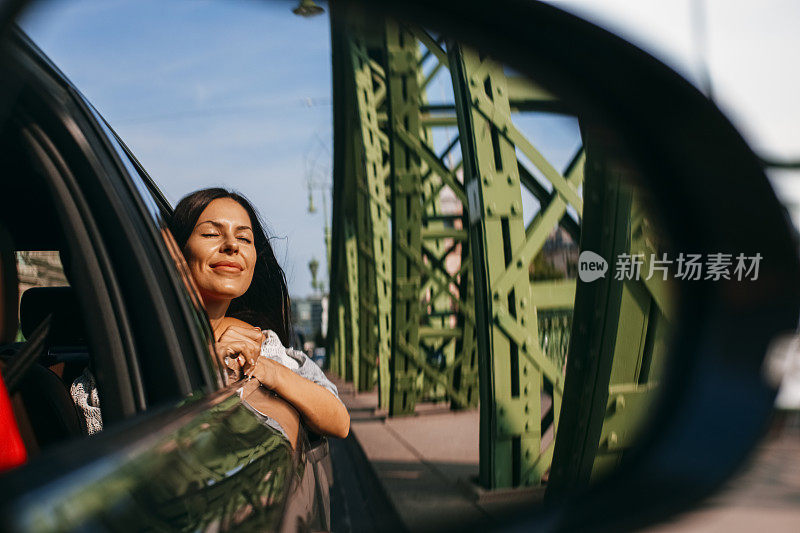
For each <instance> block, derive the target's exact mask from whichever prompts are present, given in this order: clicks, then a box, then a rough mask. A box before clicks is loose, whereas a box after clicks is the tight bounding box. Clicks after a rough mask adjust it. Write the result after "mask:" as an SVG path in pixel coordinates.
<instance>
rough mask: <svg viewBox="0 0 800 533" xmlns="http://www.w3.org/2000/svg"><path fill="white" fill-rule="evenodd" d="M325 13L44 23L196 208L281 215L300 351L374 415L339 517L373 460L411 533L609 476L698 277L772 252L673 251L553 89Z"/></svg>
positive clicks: (113, 14) (415, 33) (38, 12)
mask: <svg viewBox="0 0 800 533" xmlns="http://www.w3.org/2000/svg"><path fill="white" fill-rule="evenodd" d="M311 5H313V2H306V1H303V2H300V3H299V4H294V3H291V4H290V3H254V2H233V3H223V2H219V3H205V2H204V3H197V2H180V1H176V2H173V3H170V4H169V7H167V5H166V4H165V5H163V6H162V4H161V3H160V2H150V3H141V2H136V3H124V2H122V3H119V4H112V3H107V2H92V1H88V0H87V1H83V2H70V3H68V4H67V3H58V2H56V3H47V4H42V5H41V6H37V7H35V8H34V9H32V10H30V11H29V12H28V13H27V14H26V18H23V19H22V22H21V25H22V28H23V29H24V30H25V31H26V32H27V33H28V34H29V35H30V37H31V38H32V39H33V41H34V42H36V43H37V44H38V45H39V46H41V48H42V49H43V51H44V52H45V53H46V54H48V55H49V56H50V57H51V59H53V61H54V62H55V63H56V64H57V65H58V66H59V67H60V68H61V69H62V70H63V71H64V72H65V73H66V75H67V76H69V77H70V78H71V79H72V81H73V82H74V83H75V84H76V86H77V87H78V88H79V89H80V90H81V91H82V92H83V93H84V95H85V96H86V97H87V99H88V100H89V101H91V102H92V103H93V104H94V105H95V107H96V108H97V110H98V111H99V113H100V114H102V115H103V116H104V117H105V119H106V120H107V121H108V122H109V124H110V125H111V126H112V127H113V128H114V130H115V131H116V132H117V134H119V136H120V137H121V139H122V140H123V141H124V142H125V143H126V144H127V146H128V147H129V148H130V149H131V151H132V152H133V153H134V154H135V155H136V157H137V159H138V161H140V162H141V164H142V165H143V167H144V168H145V169H146V170H147V172H148V173H149V175H150V176H151V177H152V179H153V180H154V181H155V183H156V185H158V186H159V187H160V188H161V190H163V191H164V192H165V194H166V197H167V199H168V200H169V202H170V203H171V204H172V205H173V206H174V204H175V203H176V202H177V201H178V200H179V199H180V198H181V197H182V196H183V195H185V194H187V193H189V192H191V191H192V190H195V189H198V188H201V187H207V186H211V185H222V186H225V187H229V188H233V189H237V190H239V191H242V192H243V193H244V194H245V195H246V196H248V197H249V198H250V199H251V200H252V201H253V203H254V204H255V205H256V207H257V208H258V209H259V210H260V211H261V214H262V216H263V217H264V218H265V220H266V221H267V224H268V226H269V227H270V229H271V231H272V235H273V236H274V239H273V242H274V246H275V247H276V253H277V255H278V257H279V260H280V261H281V263H282V266H283V268H284V270H285V271H286V275H287V279H288V283H289V288H290V291H291V293H292V297H293V309H294V316H293V319H294V327H295V330H296V332H297V333H298V335H297V341H296V346H295V347H296V348H299V349H302V350H304V351H306V353H307V354H308V355H309V356H310V357H312V358H313V359H314V360H315V361H316V362H318V364H320V365H322V366H323V368H324V369H325V371H326V372H327V374H328V375H329V376H330V377H331V379H333V380H335V382H336V384H337V387H338V388H339V393H340V396H341V398H342V400H343V401H344V402H345V404H346V405H347V406H348V408H349V410H350V414H351V434H352V437H351V438H350V439H349V440H348V441H337V440H335V439H332V440H331V442H330V446H331V450H332V457H333V474H334V475H333V478H334V483H333V487H332V491H333V494H334V496H333V498H332V501H333V514H334V517H336V513H337V505H338V506H340V507H338V509H340V511H339V512H340V513H344V512H346V511H344V510H342V509H347V508H349V509H356V508H358V505H364V502H367V504H368V505H371V502H373V501H374V499H375V498H380V497H381V495H380V494H377V493H371V491H365V489H363V488H359V487H356V486H350V485H348V483H355V482H354V481H353V479H354V478H353V471H355V468H356V467H355V466H354V464H353V462H352V461H353V459H350V462H348V460H347V455H348V453H350V452H348V451H347V450H351V449H352V447H356V448H359V449H361V450H362V451H363V458H365V460H366V463H364V464H366V465H367V467H369V468H370V469H372V470H371V471H374V473H375V476H376V478H377V480H378V482H379V484H380V486H381V487H383V489H384V490H385V493H386V496H387V497H388V502H389V503H390V506H389V507H387V509H388V508H393V509H394V510H395V511H396V513H397V516H399V517H400V519H401V520H403V521H404V522H405V524H406V525H407V526H408V527H409V528H411V529H425V528H436V527H442V526H447V527H456V526H457V525H459V524H464V523H468V524H474V523H476V522H475V521H476V520H487V519H488V520H492V519H496V518H501V517H503V516H507V515H508V513H511V512H513V511H514V510H519V509H530V508H531V506H532V505H540V504H541V503H542V502H543V501H544V500H545V499H546V498H547V497H549V494H551V493H552V494H558V495H563V494H570V493H573V492H576V491H580V490H583V489H584V488H585V487H587V486H588V485H590V484H591V483H594V482H597V481H598V480H600V479H602V478H603V477H604V476H607V475H609V474H611V473H612V472H613V471H614V469H615V468H616V467H617V466H618V465H619V464H620V462H621V461H622V460H624V458H625V455H626V453H627V452H628V450H630V449H631V448H632V447H634V446H635V445H636V442H637V438H638V437H639V435H640V434H641V431H642V430H643V428H646V427H647V423H648V421H649V420H650V417H651V415H652V413H653V412H654V410H655V407H654V406H656V405H657V403H658V401H659V400H660V396H659V393H660V390H659V382H660V380H661V379H662V376H663V375H664V372H665V368H667V365H668V363H669V361H668V360H667V354H668V351H669V345H670V335H671V333H672V331H673V329H672V328H673V325H674V323H675V322H676V320H677V316H676V312H677V309H678V306H677V302H676V290H675V286H676V284H678V283H693V282H700V281H711V282H715V283H716V282H719V283H732V282H737V283H738V282H742V283H746V282H747V281H748V280H751V279H757V277H758V271H759V262H760V260H761V258H760V257H759V256H758V255H756V256H749V255H745V254H736V253H728V252H725V253H723V252H720V253H718V254H711V255H700V254H697V253H694V252H693V251H692V250H677V249H675V248H674V247H673V246H671V244H670V237H669V235H667V234H666V232H665V230H664V229H663V225H662V224H660V223H659V213H658V212H656V211H655V210H654V209H653V207H652V206H653V205H654V202H653V199H652V198H651V197H650V196H649V192H648V191H647V190H643V189H642V188H641V187H640V186H639V185H637V184H638V183H639V182H640V180H641V171H640V169H639V168H638V166H637V163H636V154H635V153H631V152H630V151H629V150H628V148H627V147H626V146H625V145H624V144H623V143H622V142H621V140H620V138H619V137H618V135H617V132H615V131H614V129H613V128H612V127H611V126H610V125H609V124H603V123H597V122H596V121H592V120H591V119H590V118H588V117H589V116H590V115H591V114H590V113H587V110H586V109H582V108H581V107H580V105H579V104H578V103H577V102H571V101H569V100H567V99H565V98H564V96H563V95H561V94H558V93H556V92H553V91H552V90H551V89H545V87H546V86H549V84H548V81H549V80H545V79H529V78H527V77H525V76H523V75H521V74H520V73H519V72H517V71H515V70H514V69H512V68H510V67H508V66H506V65H504V64H503V63H501V62H498V61H497V60H495V59H494V58H492V57H490V56H488V55H486V54H485V53H483V52H482V51H481V50H475V49H472V48H470V47H469V46H465V45H463V44H462V43H459V42H456V41H452V40H450V39H449V38H448V37H447V36H445V35H440V34H438V33H436V32H434V31H431V30H429V29H426V28H423V27H418V26H413V25H408V24H406V23H402V22H398V21H393V20H380V19H377V20H376V19H375V18H374V17H373V16H365V15H362V14H360V13H357V12H353V11H347V10H346V9H345V8H344V7H339V6H337V5H336V4H335V3H332V4H321V5H322V7H323V8H324V14H321V15H319V16H316V17H303V16H300V15H303V14H306V15H311V14H313V13H311V12H309V11H308V10H309V9H311V7H310V6H311ZM293 10H294V12H293ZM312 11H313V9H312ZM298 13H299V15H298ZM132 19H135V20H139V21H142V23H137V24H131V23H130V21H131V20H132ZM145 20H146V21H147V22H146V23H145V22H144V21H145ZM143 32H144V33H143ZM532 53H535V52H532ZM173 251H174V250H173ZM359 453H360V452H359ZM350 456H351V457H352V454H351V455H350ZM348 500H352V501H351V503H350V504H349V505H350V506H349V507H348V504H345V503H343V502H345V501H348ZM353 501H355V502H356V503H353ZM359 502H360V503H359ZM376 508H377V507H376ZM387 513H389V511H387ZM341 516H342V515H341V514H340V515H339V517H340V518H339V519H341ZM397 516H395V515H391V513H389V515H387V517H386V520H393V519H395V518H397ZM335 519H336V518H335Z"/></svg>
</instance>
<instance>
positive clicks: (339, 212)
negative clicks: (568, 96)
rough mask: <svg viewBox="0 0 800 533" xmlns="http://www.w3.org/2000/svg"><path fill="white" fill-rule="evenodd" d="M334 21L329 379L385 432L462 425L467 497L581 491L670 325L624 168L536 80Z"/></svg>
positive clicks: (667, 302) (632, 176)
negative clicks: (447, 417)
mask: <svg viewBox="0 0 800 533" xmlns="http://www.w3.org/2000/svg"><path fill="white" fill-rule="evenodd" d="M332 8H333V13H332V21H333V22H332V28H333V43H334V69H335V72H336V73H337V76H336V77H335V80H336V85H335V87H334V93H335V94H336V95H338V96H337V98H338V100H336V104H335V106H337V108H338V112H337V113H336V115H335V116H336V119H335V124H334V132H335V145H336V146H338V147H339V150H338V151H336V153H335V156H334V157H335V161H334V168H335V173H334V191H335V192H334V219H333V247H332V272H331V287H332V288H333V290H332V293H331V309H332V312H331V317H332V318H331V323H330V327H329V337H328V339H329V346H330V347H331V349H332V353H331V363H330V365H331V370H332V371H333V372H335V373H337V374H339V375H340V376H341V377H342V378H343V379H345V380H346V381H351V382H352V383H353V384H354V387H355V389H356V391H357V392H368V391H372V390H374V389H377V392H378V393H377V396H376V403H377V405H375V407H376V408H378V410H379V411H381V412H385V413H386V414H387V415H388V416H389V417H390V419H391V418H395V417H402V416H408V415H413V414H415V413H419V412H421V411H424V410H426V409H427V407H426V406H428V405H430V404H431V403H437V402H439V403H442V402H443V403H446V404H449V405H450V407H451V409H454V410H458V411H464V410H467V411H468V410H471V409H477V410H478V411H479V413H480V416H479V422H478V423H479V425H480V429H479V431H478V432H477V433H479V435H480V437H479V441H478V442H474V443H473V445H474V447H475V449H476V450H479V451H478V453H477V454H476V455H477V456H478V458H479V460H478V464H477V465H475V466H476V468H475V471H474V475H475V478H474V479H471V478H467V479H462V480H461V481H462V482H463V483H465V484H467V485H470V486H473V487H474V490H476V491H478V492H481V493H483V492H484V491H496V490H507V489H515V488H516V489H520V490H523V491H527V492H525V494H527V496H525V497H523V499H524V500H526V501H530V500H531V499H533V500H537V499H540V498H541V497H542V495H543V494H544V491H545V490H546V491H548V492H553V493H554V494H557V493H558V492H559V491H560V492H562V493H564V492H567V493H568V492H574V491H577V490H580V489H582V488H584V487H586V486H587V484H589V483H590V482H591V481H592V480H595V479H600V478H601V477H603V476H604V475H606V474H608V473H609V472H611V471H613V470H614V468H615V467H616V465H617V464H618V463H619V462H620V460H621V459H622V457H623V456H624V454H625V452H626V450H628V449H629V448H631V447H632V446H634V444H635V442H636V438H637V436H638V433H639V430H640V429H641V428H642V427H643V426H644V425H646V423H647V420H648V414H649V413H650V412H651V409H650V406H651V405H652V403H653V402H654V401H656V400H657V398H658V392H659V391H658V382H659V376H660V375H661V371H662V368H663V365H664V356H665V353H666V347H667V343H668V341H669V336H670V324H671V317H672V314H673V313H674V303H673V302H672V300H673V299H674V297H673V292H674V291H673V288H672V284H673V283H674V279H673V278H674V273H675V268H676V264H675V263H674V262H673V261H672V260H670V257H671V256H670V254H669V252H671V249H670V248H669V245H668V242H669V241H668V238H667V236H666V235H665V234H664V233H663V231H661V230H660V229H659V228H660V226H659V224H657V222H656V218H655V216H654V215H653V214H651V213H650V212H649V211H648V210H647V205H648V201H647V200H648V199H647V196H646V192H645V191H640V190H637V189H635V188H634V185H633V183H634V182H635V181H636V178H637V176H636V171H635V165H634V164H633V162H631V161H628V160H627V158H626V157H625V151H624V150H623V149H622V148H620V147H618V146H615V145H614V143H613V142H612V141H613V139H614V135H613V132H610V131H608V129H607V128H605V127H603V126H602V125H598V124H592V123H590V122H588V120H586V119H584V118H582V117H581V115H580V107H579V106H578V105H577V104H575V103H573V102H566V101H563V100H562V99H560V97H559V95H555V94H552V93H550V92H547V91H545V90H543V89H541V88H540V87H539V85H538V84H537V83H536V82H535V80H534V81H529V80H527V79H525V78H523V77H521V76H520V75H518V74H516V73H514V72H513V71H511V70H510V69H508V68H505V67H503V65H501V64H499V63H498V62H496V61H494V60H493V59H492V58H490V57H486V56H485V55H483V54H481V53H479V52H477V51H474V50H471V49H469V48H466V47H463V46H460V45H459V44H458V43H456V42H453V41H450V40H447V39H445V38H443V37H440V36H437V35H435V34H432V33H430V32H428V31H426V30H425V29H423V28H419V27H413V26H406V25H403V24H401V23H396V22H393V21H386V22H384V23H382V24H375V22H374V20H369V21H366V20H362V19H360V18H359V16H358V15H357V14H353V13H344V12H343V10H342V11H339V10H338V9H337V8H336V7H335V6H333V7H332ZM673 259H674V258H673ZM472 420H473V422H472V423H475V422H477V420H475V418H474V417H473V419H472ZM418 424H420V425H423V424H425V422H424V420H423V419H422V417H420V419H419V421H418ZM354 431H355V432H356V434H357V435H358V426H357V425H355V426H354ZM430 431H432V432H435V431H436V428H431V429H430ZM473 433H475V432H474V431H473ZM445 440H446V439H445ZM412 446H413V443H412ZM554 453H555V456H556V457H555V459H554ZM551 465H553V468H552V469H551ZM551 487H552V489H551ZM530 489H535V490H533V491H531V490H530ZM401 514H402V512H401ZM430 518H431V519H432V520H436V516H435V513H434V515H432V516H430ZM434 523H435V522H434Z"/></svg>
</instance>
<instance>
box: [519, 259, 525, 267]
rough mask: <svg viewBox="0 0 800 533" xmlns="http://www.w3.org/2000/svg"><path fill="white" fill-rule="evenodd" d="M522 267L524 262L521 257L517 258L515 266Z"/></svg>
mask: <svg viewBox="0 0 800 533" xmlns="http://www.w3.org/2000/svg"><path fill="white" fill-rule="evenodd" d="M524 267H525V263H524V262H523V261H522V259H517V268H524Z"/></svg>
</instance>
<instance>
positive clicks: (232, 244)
mask: <svg viewBox="0 0 800 533" xmlns="http://www.w3.org/2000/svg"><path fill="white" fill-rule="evenodd" d="M220 251H221V252H222V253H224V254H238V253H239V241H237V240H236V238H235V237H234V236H232V235H229V236H228V237H226V238H225V241H224V242H223V243H222V247H221V248H220Z"/></svg>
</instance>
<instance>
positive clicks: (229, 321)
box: [219, 316, 255, 330]
mask: <svg viewBox="0 0 800 533" xmlns="http://www.w3.org/2000/svg"><path fill="white" fill-rule="evenodd" d="M219 325H220V328H221V329H222V330H224V329H225V328H229V327H231V326H241V327H243V328H254V327H255V326H253V325H252V324H248V323H247V322H245V321H244V320H239V319H238V318H233V317H232V316H226V317H223V319H222V320H221V321H220V323H219Z"/></svg>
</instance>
